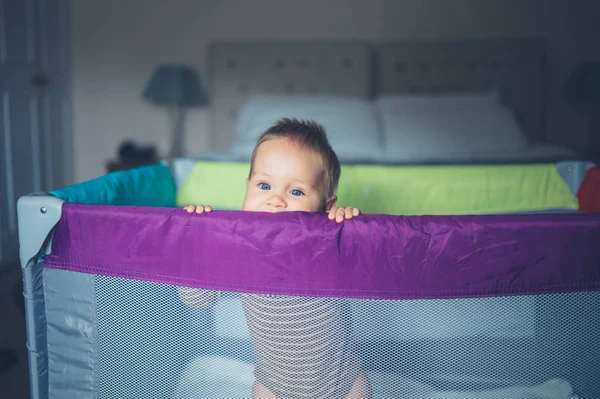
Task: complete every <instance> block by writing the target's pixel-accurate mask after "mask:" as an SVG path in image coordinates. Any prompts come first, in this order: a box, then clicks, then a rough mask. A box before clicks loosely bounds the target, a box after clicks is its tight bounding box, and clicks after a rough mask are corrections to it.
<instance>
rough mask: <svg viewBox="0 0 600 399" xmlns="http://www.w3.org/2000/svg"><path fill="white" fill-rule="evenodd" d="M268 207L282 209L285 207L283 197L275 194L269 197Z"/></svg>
mask: <svg viewBox="0 0 600 399" xmlns="http://www.w3.org/2000/svg"><path fill="white" fill-rule="evenodd" d="M267 205H269V206H272V207H274V208H282V207H285V201H284V200H283V198H282V197H281V195H278V194H275V195H272V196H270V197H269V199H268V201H267Z"/></svg>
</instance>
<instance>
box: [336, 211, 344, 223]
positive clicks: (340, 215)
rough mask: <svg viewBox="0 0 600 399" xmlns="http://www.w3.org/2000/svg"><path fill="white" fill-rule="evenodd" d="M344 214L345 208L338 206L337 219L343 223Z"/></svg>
mask: <svg viewBox="0 0 600 399" xmlns="http://www.w3.org/2000/svg"><path fill="white" fill-rule="evenodd" d="M344 214H345V211H344V208H338V210H337V212H336V213H335V221H336V222H338V223H342V222H343V221H344Z"/></svg>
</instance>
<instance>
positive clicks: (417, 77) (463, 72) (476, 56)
mask: <svg viewBox="0 0 600 399" xmlns="http://www.w3.org/2000/svg"><path fill="white" fill-rule="evenodd" d="M376 53H377V59H376V73H375V76H376V92H377V93H378V94H383V93H386V94H389V93H439V92H454V93H458V92H467V91H471V92H473V91H486V90H490V89H497V90H500V93H501V97H502V100H503V102H504V104H505V105H507V106H508V107H509V108H510V109H512V110H513V112H514V113H515V115H516V117H517V119H518V121H519V123H520V125H521V127H522V128H523V130H524V132H525V133H526V134H527V136H528V138H529V139H530V140H532V141H540V140H542V139H543V138H544V128H545V126H544V120H545V115H544V112H545V109H544V108H545V107H544V97H545V93H544V90H545V66H546V64H545V42H544V41H543V40H535V39H531V40H482V41H455V42H394V43H385V44H381V45H379V46H377V52H376Z"/></svg>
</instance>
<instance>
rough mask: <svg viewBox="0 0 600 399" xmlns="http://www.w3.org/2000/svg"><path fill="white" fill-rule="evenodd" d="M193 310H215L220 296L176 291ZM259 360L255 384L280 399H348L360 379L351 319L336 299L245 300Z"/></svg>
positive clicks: (246, 296) (244, 296)
mask: <svg viewBox="0 0 600 399" xmlns="http://www.w3.org/2000/svg"><path fill="white" fill-rule="evenodd" d="M178 294H179V297H180V298H181V300H182V301H183V302H184V303H185V304H187V305H188V306H191V307H207V306H212V305H214V304H215V303H216V301H217V300H218V296H219V293H218V292H216V291H209V290H203V289H198V288H187V287H178ZM242 302H243V306H244V311H245V314H246V321H247V323H248V328H249V330H250V335H251V337H252V340H253V342H254V349H255V351H256V355H257V358H258V360H259V361H258V365H257V367H256V369H255V376H256V380H257V382H259V383H261V384H263V385H264V386H266V387H267V388H269V389H270V390H271V392H273V394H274V395H275V396H276V397H277V398H278V399H306V398H311V399H338V398H340V399H341V398H344V397H345V396H346V395H347V394H348V393H349V392H350V389H351V387H352V384H353V383H354V381H355V380H356V379H357V378H358V375H359V373H360V370H361V367H360V361H359V359H358V358H357V357H356V356H354V353H353V350H352V347H351V337H350V318H349V317H348V312H347V311H346V309H345V308H344V306H343V301H342V300H340V299H335V298H308V297H295V296H278V295H260V294H242Z"/></svg>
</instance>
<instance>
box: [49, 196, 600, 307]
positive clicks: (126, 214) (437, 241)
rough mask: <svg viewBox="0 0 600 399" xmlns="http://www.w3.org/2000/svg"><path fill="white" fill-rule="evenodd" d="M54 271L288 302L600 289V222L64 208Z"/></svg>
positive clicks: (567, 217) (586, 218)
mask: <svg viewBox="0 0 600 399" xmlns="http://www.w3.org/2000/svg"><path fill="white" fill-rule="evenodd" d="M44 263H45V265H46V267H53V268H61V269H67V270H72V271H77V272H84V273H94V274H100V275H108V276H116V277H124V278H129V279H138V280H146V281H154V282H160V283H168V284H175V285H185V286H191V287H201V288H210V289H216V290H224V291H236V292H255V293H270V294H281V295H308V296H335V297H353V298H376V299H418V298H458V297H479V296H494V295H515V294H519V295H524V294H546V293H558V292H572V291H587V290H600V266H599V264H600V215H583V214H562V215H557V214H554V215H487V216H410V217H403V216H387V215H361V216H359V217H358V218H355V219H353V220H349V221H345V222H344V223H342V224H336V223H335V222H333V221H330V220H328V219H327V217H326V215H325V214H308V213H300V212H293V213H281V214H263V213H254V212H240V211H214V212H213V213H210V214H203V215H197V214H188V213H187V212H186V211H184V210H182V209H173V208H148V207H123V206H99V205H81V204H68V203H65V204H64V205H63V214H62V218H61V220H60V222H59V224H58V226H57V229H56V234H55V238H54V241H53V246H52V254H51V255H48V256H47V257H46V258H45V261H44Z"/></svg>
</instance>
